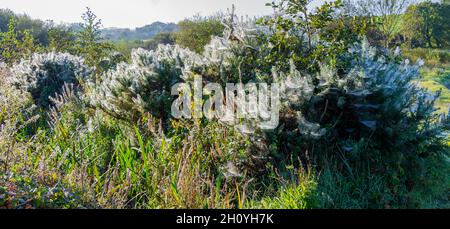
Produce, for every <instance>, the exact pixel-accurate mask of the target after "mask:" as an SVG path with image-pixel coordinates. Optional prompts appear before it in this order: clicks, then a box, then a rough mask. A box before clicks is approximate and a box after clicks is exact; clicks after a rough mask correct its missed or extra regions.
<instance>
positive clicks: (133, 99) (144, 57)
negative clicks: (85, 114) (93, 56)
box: [90, 45, 202, 121]
mask: <svg viewBox="0 0 450 229" xmlns="http://www.w3.org/2000/svg"><path fill="white" fill-rule="evenodd" d="M201 65H202V60H201V57H200V56H199V55H197V54H195V53H193V52H190V51H188V50H185V49H182V48H180V47H179V46H172V45H160V46H159V47H158V48H157V49H156V50H155V51H146V50H144V49H137V50H134V51H133V52H132V60H131V63H130V64H127V63H120V64H118V65H117V68H116V69H115V70H112V71H109V72H107V73H106V74H104V75H103V76H102V77H101V78H102V79H103V81H102V82H101V83H99V84H97V85H93V86H92V87H93V88H94V89H93V91H92V93H90V102H91V104H92V105H93V106H95V107H99V108H101V109H102V110H103V111H105V112H107V113H108V114H110V115H113V116H114V117H116V118H119V119H122V120H128V121H132V120H133V121H136V120H139V118H140V117H142V116H143V114H144V113H146V112H149V113H151V114H152V115H154V116H156V117H158V118H164V120H166V118H168V112H169V110H170V105H171V103H172V96H171V95H170V89H171V87H172V86H173V85H174V84H175V83H177V82H179V81H181V80H182V78H181V76H182V75H183V74H182V73H183V71H188V70H190V69H195V68H198V67H201Z"/></svg>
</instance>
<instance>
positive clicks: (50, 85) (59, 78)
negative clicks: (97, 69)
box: [8, 52, 91, 107]
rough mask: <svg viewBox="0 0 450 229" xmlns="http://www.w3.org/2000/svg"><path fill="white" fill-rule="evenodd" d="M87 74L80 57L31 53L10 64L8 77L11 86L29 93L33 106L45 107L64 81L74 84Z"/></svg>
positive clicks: (88, 72) (63, 54)
mask: <svg viewBox="0 0 450 229" xmlns="http://www.w3.org/2000/svg"><path fill="white" fill-rule="evenodd" d="M90 73H91V70H90V69H89V68H88V67H87V66H85V65H84V64H83V59H82V58H79V57H76V56H72V55H70V54H65V53H53V52H52V53H45V54H37V53H35V54H33V56H32V57H31V58H29V59H24V60H22V61H21V62H20V63H18V64H16V65H14V66H13V68H12V70H11V76H10V77H9V78H8V79H9V81H10V83H11V85H14V86H16V87H17V88H19V89H21V90H23V91H26V92H29V93H31V95H32V97H33V99H34V100H35V102H36V104H37V105H39V106H41V107H47V106H48V105H49V104H50V103H49V96H53V95H55V93H59V92H61V90H62V86H63V85H64V83H73V84H75V85H77V86H78V85H79V84H80V82H81V81H82V80H88V77H89V75H90Z"/></svg>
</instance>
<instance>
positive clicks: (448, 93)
mask: <svg viewBox="0 0 450 229" xmlns="http://www.w3.org/2000/svg"><path fill="white" fill-rule="evenodd" d="M404 55H405V57H406V58H409V59H410V60H411V61H413V62H415V61H416V60H417V59H418V58H421V59H423V60H424V61H425V66H424V67H423V68H422V70H421V73H422V77H423V78H422V80H421V83H420V84H421V85H422V86H424V87H426V88H427V89H429V90H430V91H433V92H437V91H441V97H440V98H439V100H438V102H437V104H436V105H437V107H438V108H439V112H443V113H447V112H448V109H449V106H450V52H449V50H440V49H424V48H417V49H413V50H404Z"/></svg>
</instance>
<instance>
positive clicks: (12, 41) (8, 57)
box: [0, 18, 39, 65]
mask: <svg viewBox="0 0 450 229" xmlns="http://www.w3.org/2000/svg"><path fill="white" fill-rule="evenodd" d="M38 48H39V47H38V46H37V45H36V44H35V42H34V38H33V36H31V34H30V33H29V31H27V30H26V31H23V32H21V33H19V32H17V30H16V20H15V19H14V18H11V20H10V21H9V24H8V31H7V32H5V33H1V34H0V61H4V62H6V63H7V64H10V65H11V64H13V63H15V62H17V61H19V60H20V59H22V58H24V57H27V56H30V55H31V54H32V53H34V52H35V51H37V50H38Z"/></svg>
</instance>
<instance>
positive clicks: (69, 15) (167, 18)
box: [0, 0, 321, 28]
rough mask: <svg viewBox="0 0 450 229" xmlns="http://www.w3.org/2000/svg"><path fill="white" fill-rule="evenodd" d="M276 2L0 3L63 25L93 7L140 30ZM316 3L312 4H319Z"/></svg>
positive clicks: (258, 11) (256, 11)
mask: <svg viewBox="0 0 450 229" xmlns="http://www.w3.org/2000/svg"><path fill="white" fill-rule="evenodd" d="M271 1H272V0H0V8H9V9H11V10H13V11H14V12H16V13H22V14H23V13H25V14H27V15H29V16H31V17H32V18H38V19H42V20H53V21H54V22H56V23H60V22H67V23H73V22H80V21H81V15H82V14H83V12H85V11H86V7H90V8H91V9H92V11H93V12H94V13H95V14H96V15H97V16H98V17H99V18H101V19H102V23H103V25H104V27H120V28H136V27H140V26H143V25H147V24H150V23H152V22H155V21H161V22H178V21H180V20H183V19H185V18H189V17H192V16H193V15H195V14H197V13H199V14H200V15H202V16H207V15H211V14H214V13H216V12H218V11H224V12H226V10H227V9H228V8H231V6H232V4H234V5H235V6H236V13H237V14H238V15H248V16H261V15H266V14H270V13H272V12H273V10H272V9H271V8H270V7H267V6H265V3H267V2H271ZM319 2H321V0H315V1H314V2H313V3H312V5H318V4H319Z"/></svg>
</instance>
